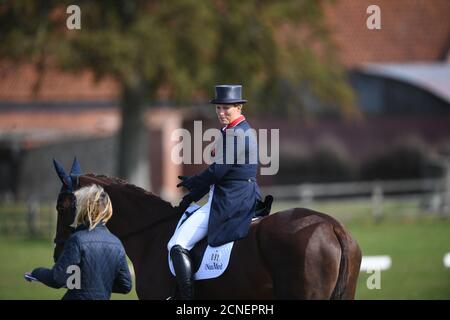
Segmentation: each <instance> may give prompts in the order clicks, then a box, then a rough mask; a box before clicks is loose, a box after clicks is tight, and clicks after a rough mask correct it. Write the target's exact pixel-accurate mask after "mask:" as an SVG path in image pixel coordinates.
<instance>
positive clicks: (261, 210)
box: [189, 195, 273, 273]
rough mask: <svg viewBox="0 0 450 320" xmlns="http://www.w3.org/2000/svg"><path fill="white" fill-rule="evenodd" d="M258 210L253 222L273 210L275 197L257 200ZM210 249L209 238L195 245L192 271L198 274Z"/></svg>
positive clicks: (192, 255)
mask: <svg viewBox="0 0 450 320" xmlns="http://www.w3.org/2000/svg"><path fill="white" fill-rule="evenodd" d="M256 201H257V202H256V209H255V213H254V214H253V220H254V219H259V218H263V217H265V216H267V215H268V214H269V213H270V210H271V209H272V202H273V196H271V195H268V196H266V197H265V199H264V201H260V200H256ZM207 247H208V241H207V238H206V237H205V238H203V239H202V240H200V241H199V242H197V243H196V244H195V246H194V247H193V248H192V249H191V250H190V251H189V253H190V255H191V258H192V269H193V270H194V273H196V272H197V271H198V270H199V268H200V264H201V262H202V259H203V255H204V254H205V251H206V248H207Z"/></svg>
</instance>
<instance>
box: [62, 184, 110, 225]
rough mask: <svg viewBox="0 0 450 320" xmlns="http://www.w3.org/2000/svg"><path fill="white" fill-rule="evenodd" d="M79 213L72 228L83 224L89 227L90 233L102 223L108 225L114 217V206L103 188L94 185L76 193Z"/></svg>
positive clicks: (77, 212)
mask: <svg viewBox="0 0 450 320" xmlns="http://www.w3.org/2000/svg"><path fill="white" fill-rule="evenodd" d="M75 197H76V198H77V211H76V215H75V220H74V221H73V223H72V225H71V226H72V227H74V228H76V227H78V226H79V225H81V224H84V225H86V226H89V231H90V230H92V229H94V228H95V227H96V226H97V224H99V223H100V222H103V223H106V222H108V220H109V219H111V216H112V204H111V200H110V199H109V196H108V194H107V193H106V192H105V190H103V188H102V187H101V186H98V185H96V184H93V185H91V186H88V187H83V188H81V189H79V190H77V191H75Z"/></svg>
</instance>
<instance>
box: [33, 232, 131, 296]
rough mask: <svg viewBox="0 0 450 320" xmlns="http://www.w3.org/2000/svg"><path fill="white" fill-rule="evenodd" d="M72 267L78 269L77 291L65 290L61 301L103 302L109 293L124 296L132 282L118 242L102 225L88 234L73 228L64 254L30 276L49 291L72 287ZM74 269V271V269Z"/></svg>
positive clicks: (122, 250)
mask: <svg viewBox="0 0 450 320" xmlns="http://www.w3.org/2000/svg"><path fill="white" fill-rule="evenodd" d="M73 265H76V266H78V267H79V270H80V272H79V274H80V282H79V284H80V285H79V287H80V288H79V289H77V288H73V289H68V290H67V292H66V294H65V295H64V297H63V299H67V300H73V299H75V300H86V299H89V300H94V299H95V300H107V299H109V298H110V297H111V293H112V292H114V293H128V292H130V291H131V287H132V281H131V275H130V271H129V269H128V264H127V260H126V255H125V250H124V248H123V246H122V243H121V242H120V240H119V239H118V238H117V237H116V236H114V235H113V234H112V233H111V232H109V230H108V229H107V228H106V226H105V225H102V224H99V225H97V226H96V227H95V228H94V229H93V230H91V231H89V230H88V229H87V228H86V227H84V226H81V227H79V228H77V230H76V231H75V233H73V234H72V235H71V236H70V238H69V239H68V240H67V241H66V243H65V245H64V250H63V252H62V253H61V255H60V256H59V258H58V260H57V261H56V263H55V265H54V266H53V268H52V269H46V268H37V269H34V270H33V272H32V275H33V276H34V277H35V278H37V279H38V280H39V281H41V282H42V283H44V284H45V285H47V286H49V287H52V288H61V287H66V284H67V280H68V279H69V277H70V279H69V287H74V285H75V284H76V281H74V275H75V272H74V271H73V269H74V267H70V266H73ZM75 268H76V267H75Z"/></svg>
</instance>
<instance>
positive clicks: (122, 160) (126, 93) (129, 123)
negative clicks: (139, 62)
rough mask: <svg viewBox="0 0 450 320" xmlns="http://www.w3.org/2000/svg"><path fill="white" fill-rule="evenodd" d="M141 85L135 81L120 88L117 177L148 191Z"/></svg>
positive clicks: (145, 131) (148, 154)
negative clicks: (120, 114)
mask: <svg viewBox="0 0 450 320" xmlns="http://www.w3.org/2000/svg"><path fill="white" fill-rule="evenodd" d="M145 110H146V107H145V86H144V85H143V83H142V81H136V83H135V84H134V85H132V86H126V87H124V89H123V95H122V101H121V112H122V127H121V130H120V133H119V156H118V159H119V165H118V176H119V177H120V178H122V179H125V180H127V181H128V182H130V183H132V184H135V185H137V186H139V187H141V188H144V189H147V190H150V188H151V180H150V150H149V130H148V128H147V125H146V123H145Z"/></svg>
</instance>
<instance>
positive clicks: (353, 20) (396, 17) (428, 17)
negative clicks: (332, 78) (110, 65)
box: [0, 0, 450, 101]
mask: <svg viewBox="0 0 450 320" xmlns="http://www.w3.org/2000/svg"><path fill="white" fill-rule="evenodd" d="M372 4H375V5H378V6H379V7H380V9H381V30H369V29H367V27H366V19H367V17H368V16H369V14H367V13H366V10H367V7H368V6H369V5H372ZM324 9H325V17H326V21H327V23H328V26H329V27H330V29H331V32H332V37H333V39H334V41H335V43H336V44H337V46H338V49H339V52H338V55H339V57H340V59H341V61H342V62H343V64H344V65H345V66H346V67H354V66H357V65H360V64H363V63H366V62H412V61H422V62H423V61H435V60H438V59H444V60H445V56H446V55H447V57H448V54H449V53H448V48H449V46H450V43H449V42H450V1H449V0H421V1H419V0H416V1H411V0H395V1H394V0H336V1H333V2H326V3H325V5H324ZM288 30H290V31H289V32H291V31H292V29H291V28H288ZM297 32H298V33H299V34H300V33H301V31H297ZM313 45H314V44H313ZM319 50H320V48H319ZM447 59H448V58H447ZM37 76H38V75H37V72H36V70H35V69H34V68H33V67H32V66H30V65H23V66H21V67H14V66H12V65H10V64H7V63H5V62H3V63H0V101H30V100H41V101H58V100H61V101H62V100H65V101H68V100H69V101H75V100H114V99H117V97H118V95H119V94H120V89H119V87H118V84H117V83H116V82H115V81H114V80H113V79H103V80H101V81H99V82H98V83H96V82H95V81H94V78H93V76H92V73H91V72H89V71H84V72H81V73H80V74H77V75H74V74H69V73H63V72H61V71H58V70H56V69H50V70H47V72H46V73H45V75H44V76H43V79H42V83H41V88H40V90H39V91H38V92H37V94H36V95H33V87H34V85H35V83H36V79H37Z"/></svg>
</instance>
